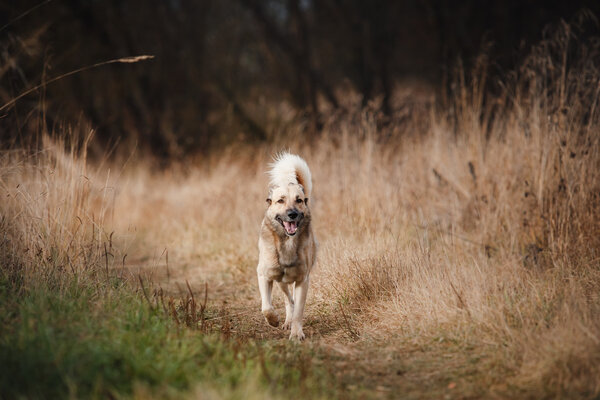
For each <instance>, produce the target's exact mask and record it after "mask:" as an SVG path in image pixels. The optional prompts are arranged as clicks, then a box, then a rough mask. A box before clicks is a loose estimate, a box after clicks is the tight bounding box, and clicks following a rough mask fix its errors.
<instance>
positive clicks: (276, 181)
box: [269, 151, 312, 198]
mask: <svg viewBox="0 0 600 400" xmlns="http://www.w3.org/2000/svg"><path fill="white" fill-rule="evenodd" d="M269 176H270V178H271V182H270V184H271V186H282V185H288V184H289V183H299V184H300V185H302V186H303V187H304V194H305V195H306V197H307V198H310V195H311V194H312V176H311V174H310V169H308V164H306V161H304V160H303V159H302V158H301V157H300V156H297V155H295V154H290V153H288V152H287V151H286V152H282V153H279V154H277V155H276V156H275V160H274V162H273V163H272V164H271V169H270V170H269Z"/></svg>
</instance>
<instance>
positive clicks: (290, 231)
mask: <svg viewBox="0 0 600 400" xmlns="http://www.w3.org/2000/svg"><path fill="white" fill-rule="evenodd" d="M276 219H277V221H279V223H280V224H281V226H283V229H285V233H287V235H288V236H294V235H295V234H296V232H297V231H298V222H299V221H284V220H283V219H281V218H280V217H279V216H278V217H277V218H276Z"/></svg>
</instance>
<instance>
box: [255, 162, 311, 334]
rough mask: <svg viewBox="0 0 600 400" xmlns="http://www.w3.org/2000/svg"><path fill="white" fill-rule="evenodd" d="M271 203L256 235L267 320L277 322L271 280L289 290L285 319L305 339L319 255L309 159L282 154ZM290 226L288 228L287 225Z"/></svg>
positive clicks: (273, 168)
mask: <svg viewBox="0 0 600 400" xmlns="http://www.w3.org/2000/svg"><path fill="white" fill-rule="evenodd" d="M269 175H270V178H271V180H270V186H269V197H268V199H267V203H268V207H267V210H266V211H265V216H264V218H263V221H262V224H261V230H260V237H259V240H258V249H259V259H258V267H257V275H258V287H259V290H260V295H261V302H262V305H261V311H262V313H263V315H264V317H265V320H266V321H267V323H269V324H270V325H272V326H278V325H279V318H278V316H277V314H276V313H275V310H274V309H273V305H272V303H271V296H272V290H273V282H277V284H278V286H279V287H280V288H281V290H282V291H283V293H284V294H285V310H286V316H285V322H284V323H283V326H282V328H283V329H290V330H291V332H290V339H297V340H303V339H304V337H305V335H304V332H303V330H302V317H303V314H304V305H305V302H306V295H307V292H308V286H309V276H310V271H311V270H312V267H313V265H314V263H315V259H316V241H315V237H314V235H313V233H312V227H311V214H310V208H309V203H310V204H312V202H310V195H311V194H312V177H311V173H310V170H309V168H308V165H307V164H306V161H304V160H303V159H302V158H300V157H299V156H297V155H293V154H289V153H282V154H279V155H278V156H277V157H276V158H275V162H274V163H273V164H271V170H270V171H269ZM286 226H287V227H286Z"/></svg>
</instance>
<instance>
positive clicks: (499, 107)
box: [2, 25, 600, 397]
mask: <svg viewBox="0 0 600 400" xmlns="http://www.w3.org/2000/svg"><path fill="white" fill-rule="evenodd" d="M575 33H576V32H575V31H574V29H573V28H571V27H569V26H566V25H565V26H563V27H562V28H561V29H559V30H558V31H557V33H556V34H555V35H553V36H552V37H549V38H548V39H546V40H545V41H543V42H542V43H541V44H540V45H539V46H537V47H536V48H534V50H533V52H532V54H531V56H530V57H529V58H528V59H527V60H526V62H525V63H524V64H523V66H522V68H521V69H519V70H517V71H515V72H514V73H513V74H511V75H509V76H507V78H506V79H505V80H503V81H502V82H500V84H501V85H500V86H501V87H502V90H500V91H499V93H498V94H496V95H489V94H487V92H486V91H485V90H484V88H485V87H486V81H485V74H484V73H483V72H478V73H474V74H471V76H472V78H470V79H467V78H464V77H463V76H464V74H461V73H460V71H459V73H458V74H457V79H456V85H455V87H454V90H453V93H452V99H451V101H450V105H449V106H437V107H436V106H434V105H430V106H429V107H425V108H423V109H422V110H421V111H419V112H418V114H415V115H411V116H409V117H408V120H406V121H404V122H403V127H402V131H403V133H402V135H400V136H399V137H398V136H393V137H390V136H389V135H387V134H386V133H387V130H386V129H392V130H393V129H396V128H397V127H396V128H394V127H392V128H384V129H380V128H378V126H377V119H376V118H374V116H373V114H371V113H370V112H369V111H360V112H355V113H352V114H351V115H349V116H345V117H337V118H335V119H332V121H331V123H329V124H328V125H326V128H325V130H324V133H323V135H322V136H320V137H319V138H315V139H313V140H311V141H310V143H307V142H304V141H303V140H301V139H298V138H301V137H302V135H301V130H302V127H301V126H297V127H288V128H287V129H288V131H289V132H288V135H287V136H285V137H284V138H282V139H279V140H278V141H276V142H275V143H273V144H271V145H269V146H264V147H261V148H256V147H252V148H247V147H244V146H240V145H237V146H232V147H231V148H230V149H229V150H227V151H225V152H223V153H221V154H219V156H218V157H217V156H215V157H214V159H211V160H206V161H204V162H201V163H197V164H186V163H181V164H180V165H179V166H175V167H173V168H170V169H168V170H166V171H162V172H150V171H151V169H150V168H148V165H147V164H146V163H145V162H144V161H143V160H141V161H139V162H136V163H131V164H130V165H129V166H128V167H127V169H126V170H125V171H124V172H123V173H122V174H121V175H120V176H119V178H118V179H117V180H116V181H114V182H112V183H105V184H104V185H101V186H99V187H98V188H97V189H94V187H93V185H91V184H89V183H88V178H87V176H88V174H89V171H86V170H83V169H82V168H83V167H82V166H79V164H74V165H72V166H70V167H66V168H65V167H62V166H61V161H60V156H57V155H60V154H62V153H61V151H62V150H60V151H59V150H56V149H57V147H56V146H55V145H54V144H48V146H46V148H47V149H48V150H46V151H45V152H43V153H41V154H38V155H36V156H35V157H34V159H35V161H34V162H31V161H30V159H25V158H23V157H22V156H17V157H13V156H12V155H11V154H6V155H5V156H4V159H3V165H2V184H3V189H4V191H5V192H6V193H7V194H8V197H7V199H8V200H7V201H5V202H4V203H3V205H2V213H3V215H4V216H5V217H6V218H5V219H4V220H3V221H5V222H4V223H5V224H8V225H7V226H8V227H9V230H7V231H8V232H10V234H9V237H8V239H5V241H6V240H8V241H7V242H6V243H10V246H12V247H11V248H12V250H11V254H19V255H22V257H23V260H24V261H23V262H24V263H25V264H27V257H28V256H27V254H33V253H35V252H43V258H44V259H52V260H55V261H53V263H52V265H53V266H57V265H60V266H62V268H77V267H76V266H77V265H81V262H82V260H83V262H84V264H83V265H87V264H86V263H89V260H90V259H93V260H96V261H94V262H96V263H97V264H99V265H101V263H102V260H103V258H102V257H103V254H104V255H105V253H104V250H103V248H102V247H101V245H100V244H103V243H108V242H109V240H110V241H112V243H114V244H115V247H119V246H121V248H126V250H122V253H121V254H123V253H124V252H125V251H126V252H127V253H128V259H129V260H130V263H131V264H133V265H135V266H140V267H142V266H148V265H151V266H152V268H155V269H156V270H161V271H163V273H164V270H165V268H166V257H165V254H168V257H169V266H170V268H171V272H170V273H175V274H176V275H178V277H179V278H180V279H182V280H183V279H188V280H191V281H192V283H198V282H204V281H210V282H211V283H212V284H214V285H215V286H219V285H220V284H221V285H224V286H228V285H229V286H231V285H233V284H235V285H237V287H238V288H246V289H247V291H248V292H249V293H250V292H251V293H253V290H254V268H255V264H256V260H257V249H256V241H257V232H258V227H259V224H260V220H261V218H262V214H263V211H264V207H265V205H264V198H265V194H266V185H267V178H266V175H265V174H264V171H265V170H266V168H267V163H268V162H269V161H270V156H271V154H273V153H274V152H275V151H277V150H280V149H281V148H282V147H288V148H290V149H291V150H292V151H294V152H297V153H298V154H301V155H302V157H304V158H305V159H306V160H307V161H308V164H309V165H310V166H311V169H312V171H313V177H314V187H315V191H314V192H315V195H314V199H313V200H312V207H313V210H314V211H313V213H314V225H315V232H316V235H317V238H318V241H319V253H318V266H317V267H316V270H315V272H314V278H313V279H312V282H313V283H312V286H311V292H310V295H309V305H308V318H309V319H310V318H312V319H324V320H326V321H329V323H332V324H336V323H338V324H339V327H340V329H339V330H338V331H337V333H336V334H333V336H332V337H333V338H334V339H335V340H339V341H346V342H347V341H348V340H359V341H363V342H374V343H379V344H381V345H382V346H383V345H384V344H385V346H386V347H385V348H386V351H388V352H390V353H393V352H395V351H401V350H402V349H403V348H406V347H407V346H408V347H410V346H421V345H426V344H428V345H429V344H431V343H452V344H454V345H455V347H449V348H448V349H447V351H449V352H450V353H451V355H452V357H453V359H454V360H456V362H458V363H460V362H467V361H465V360H466V357H467V356H468V355H471V354H473V353H476V354H478V355H480V356H481V357H482V358H483V359H485V360H486V361H485V362H482V363H481V366H482V368H483V369H484V370H486V371H489V376H488V377H487V378H486V379H485V380H484V381H483V383H482V385H485V386H486V387H485V391H489V392H492V393H494V392H497V393H500V394H501V393H513V394H514V393H515V392H514V391H516V393H518V394H521V395H525V396H527V395H531V396H540V395H542V396H543V395H546V396H572V395H581V396H586V397H587V396H597V395H598V394H600V380H599V379H598V376H600V367H599V366H600V317H599V316H600V297H599V296H598V293H600V262H599V260H600V259H599V254H598V251H599V250H598V249H599V248H600V218H599V217H600V198H599V193H600V176H599V175H600V153H599V152H600V146H599V144H600V143H599V140H600V134H599V132H600V117H599V112H598V110H597V108H598V99H599V94H600V70H599V67H598V65H600V63H598V59H599V57H600V53H599V51H600V48H599V46H598V44H597V43H596V42H586V43H579V42H578V41H577V39H576V37H574V35H575ZM482 60H483V59H482ZM482 62H484V61H482ZM484 70H485V68H483V67H482V69H481V71H484ZM82 165H83V164H82ZM103 174H106V171H99V172H96V176H106V175H103ZM109 181H110V179H109ZM113 186H114V191H110V192H109V187H113ZM107 199H108V200H109V201H107ZM86 224H87V226H88V227H87V229H88V233H87V234H82V233H81V232H83V231H82V229H84V228H85V225H86ZM90 229H91V233H90ZM113 231H114V232H115V233H114V235H113V236H112V238H111V237H109V235H110V233H111V232H113ZM90 235H97V238H96V240H95V241H94V242H91V243H89V242H87V240H88V238H90V237H91V236H90ZM5 236H6V234H5ZM94 237H96V236H94ZM90 246H92V247H93V246H96V247H95V249H96V250H95V252H91V249H92V247H90ZM102 246H103V245H102ZM4 248H6V246H4V247H3V249H4ZM56 249H58V251H57V250H56ZM23 255H24V256H23ZM57 257H58V261H56V260H57ZM93 257H95V258H93ZM115 259H118V257H115ZM113 262H115V261H113ZM31 264H33V263H31ZM15 265H16V264H15ZM38 268H43V266H38ZM157 276H158V275H157ZM157 279H163V278H157ZM253 298H254V297H252V295H250V297H248V299H247V300H246V299H241V298H239V297H236V296H235V295H231V297H228V298H227V300H228V301H230V302H234V303H235V302H236V301H237V302H242V303H243V302H244V301H246V302H245V303H243V304H244V305H245V306H247V307H249V311H248V312H252V305H253V302H254V303H256V304H258V300H257V299H258V295H256V300H252V299H253ZM254 308H255V309H256V310H255V311H256V312H258V306H256V307H254ZM340 310H341V311H340ZM342 314H343V315H342ZM346 333H347V334H348V335H347V336H348V337H349V338H346V336H345V334H346ZM336 335H337V336H336ZM332 340H333V339H332ZM465 349H467V350H465ZM467 353H468V354H467ZM463 358H464V360H463ZM465 379H468V378H465ZM507 391H508V392H507ZM511 391H513V392H511Z"/></svg>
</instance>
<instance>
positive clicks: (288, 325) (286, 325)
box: [281, 320, 292, 331]
mask: <svg viewBox="0 0 600 400" xmlns="http://www.w3.org/2000/svg"><path fill="white" fill-rule="evenodd" d="M291 327H292V321H287V320H286V321H285V322H284V323H283V325H281V329H283V330H284V331H288V330H290V328H291Z"/></svg>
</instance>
